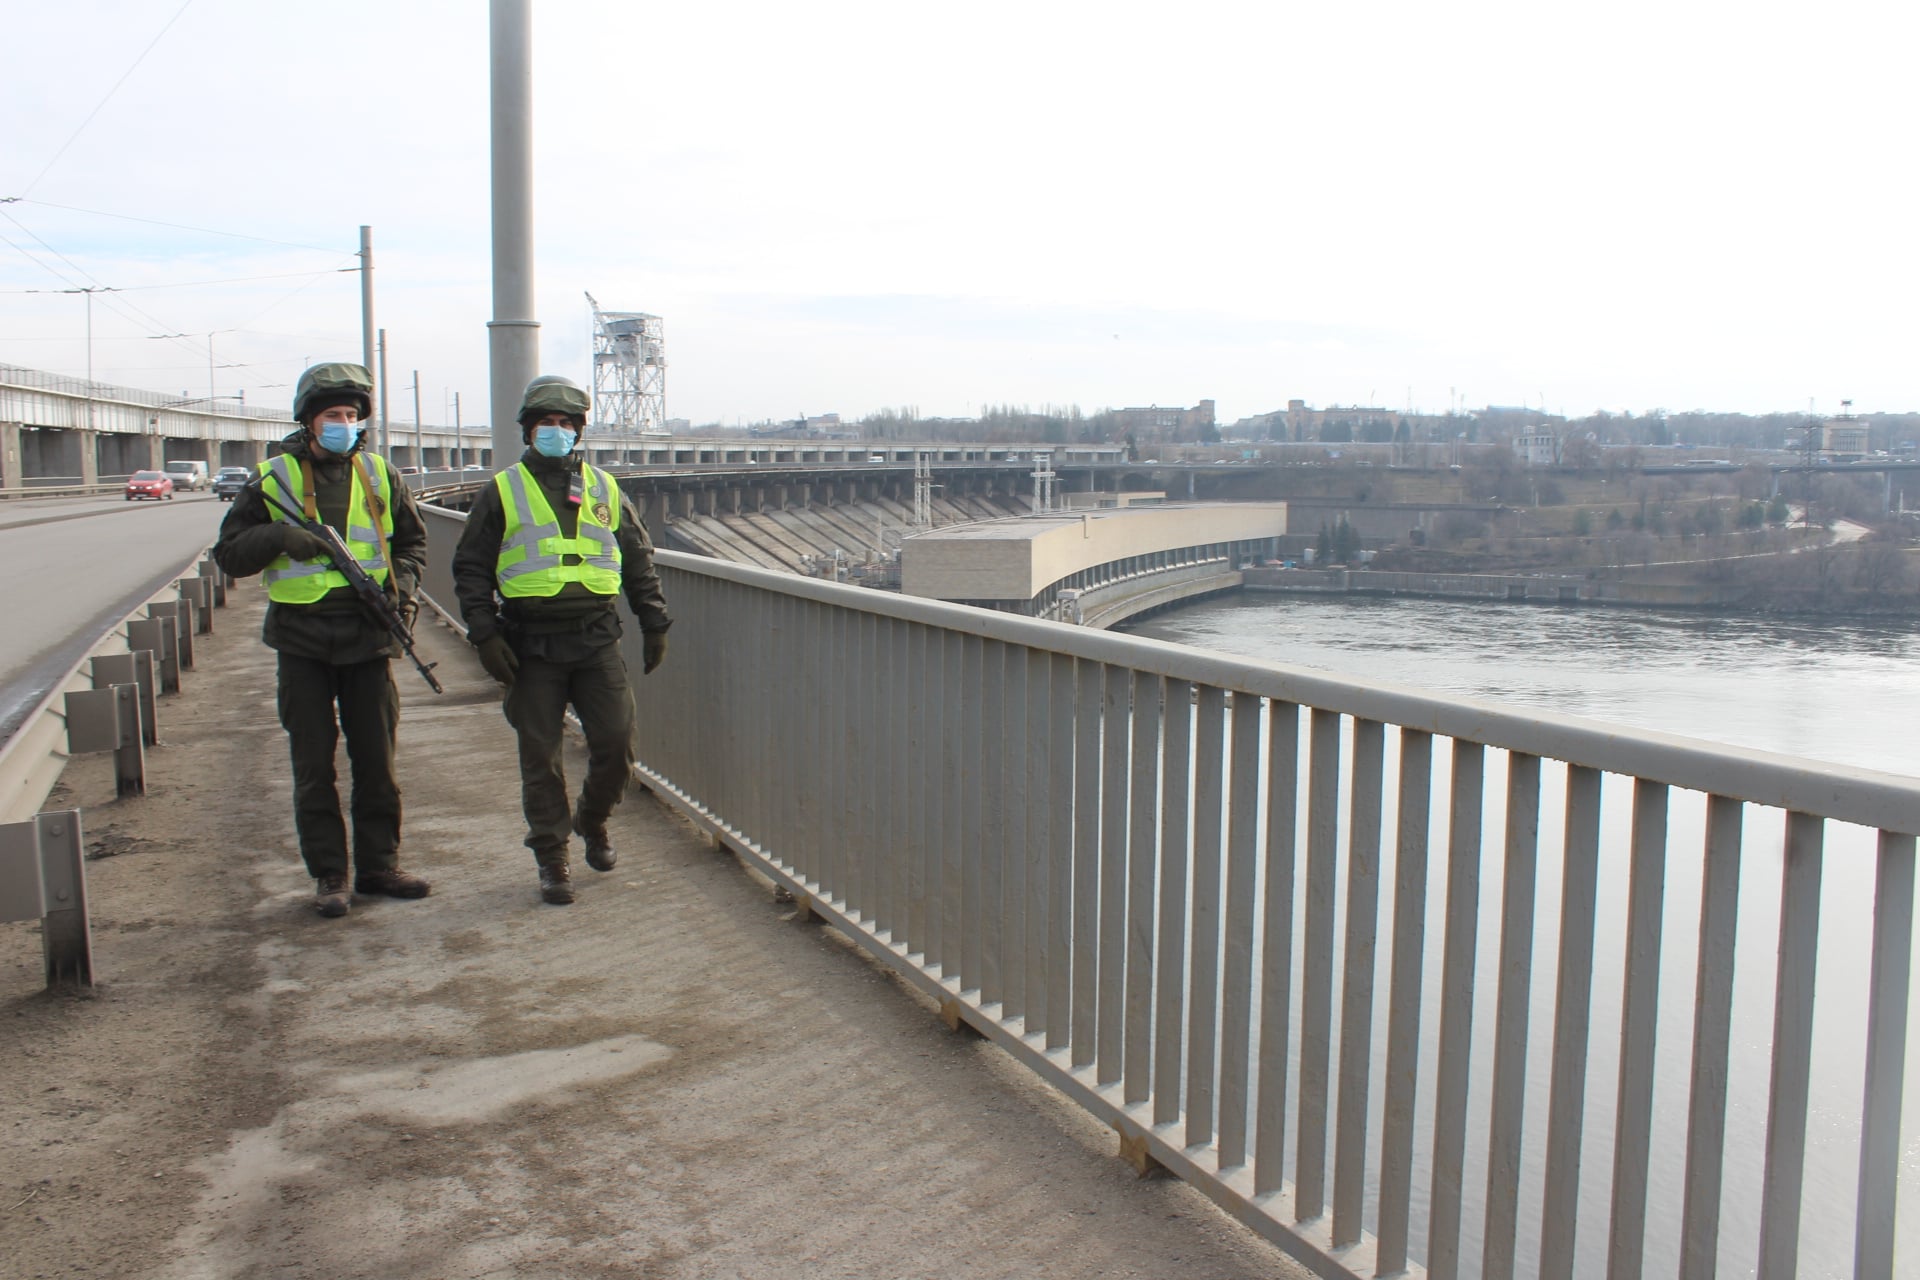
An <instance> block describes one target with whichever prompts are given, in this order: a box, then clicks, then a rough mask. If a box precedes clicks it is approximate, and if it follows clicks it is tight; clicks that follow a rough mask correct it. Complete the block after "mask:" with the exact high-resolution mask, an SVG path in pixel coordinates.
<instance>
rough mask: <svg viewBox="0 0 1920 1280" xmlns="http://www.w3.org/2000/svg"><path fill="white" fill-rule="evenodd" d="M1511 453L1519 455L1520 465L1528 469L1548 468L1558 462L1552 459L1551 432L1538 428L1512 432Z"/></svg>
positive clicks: (1552, 439) (1552, 440) (1552, 444)
mask: <svg viewBox="0 0 1920 1280" xmlns="http://www.w3.org/2000/svg"><path fill="white" fill-rule="evenodd" d="M1513 451H1514V452H1515V453H1516V454H1518V455H1520V461H1521V463H1522V464H1523V465H1525V466H1529V467H1550V466H1552V465H1553V464H1554V463H1555V462H1556V461H1558V459H1556V458H1555V457H1554V437H1553V432H1551V431H1547V430H1543V429H1542V428H1540V427H1528V428H1526V429H1525V430H1523V431H1516V432H1514V433H1513Z"/></svg>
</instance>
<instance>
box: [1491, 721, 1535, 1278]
mask: <svg viewBox="0 0 1920 1280" xmlns="http://www.w3.org/2000/svg"><path fill="white" fill-rule="evenodd" d="M1539 850H1540V757H1539V756H1533V755H1524V754H1522V753H1520V752H1518V751H1515V752H1511V753H1509V754H1508V756H1507V840H1506V869H1505V873H1504V876H1503V878H1502V881H1501V883H1502V890H1501V900H1500V991H1499V995H1498V996H1497V997H1496V1003H1495V1007H1494V1015H1493V1035H1494V1042H1493V1112H1492V1115H1491V1116H1490V1118H1489V1124H1488V1131H1487V1229H1486V1237H1485V1245H1484V1247H1483V1252H1482V1258H1481V1274H1482V1275H1483V1276H1485V1277H1486V1280H1513V1260H1514V1259H1513V1250H1514V1232H1515V1229H1516V1221H1517V1214H1518V1210H1519V1200H1520V1133H1521V1123H1522V1120H1523V1119H1524V1111H1525V1106H1524V1103H1525V1101H1526V1087H1527V1012H1528V999H1529V997H1530V994H1531V990H1532V987H1533V905H1534V891H1535V887H1536V879H1537V877H1538V874H1539V868H1538V866H1537V862H1538V859H1539Z"/></svg>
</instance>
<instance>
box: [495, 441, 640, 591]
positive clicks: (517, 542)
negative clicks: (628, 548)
mask: <svg viewBox="0 0 1920 1280" xmlns="http://www.w3.org/2000/svg"><path fill="white" fill-rule="evenodd" d="M581 471H582V473H583V476H584V479H585V482H586V492H585V494H584V501H582V502H581V504H580V523H579V525H578V527H577V529H576V530H575V535H574V536H573V537H571V538H563V537H561V536H560V521H559V519H558V518H556V517H555V516H554V514H553V507H552V506H551V505H550V504H549V503H548V502H547V495H546V494H545V493H544V492H542V491H541V488H540V484H539V482H538V481H537V480H534V479H533V473H532V472H530V471H528V470H527V464H526V463H524V462H518V463H515V464H514V465H513V466H511V467H508V468H507V469H506V470H505V471H502V472H500V473H499V474H498V475H496V476H494V478H493V483H494V486H495V487H496V488H497V489H498V490H499V491H500V508H501V511H502V513H503V514H504V515H505V517H506V531H505V532H504V533H503V534H502V535H501V538H500V557H499V559H498V560H497V561H496V562H495V564H494V578H495V580H496V581H497V582H498V583H499V587H500V594H501V595H502V596H505V597H508V598H512V597H515V596H551V595H557V594H559V591H560V588H562V587H564V586H565V585H566V584H567V583H569V582H578V583H580V584H581V585H583V586H585V587H586V588H587V590H589V591H591V592H593V593H594V594H595V595H602V596H610V595H615V594H617V593H618V592H619V590H620V543H619V541H618V540H617V539H616V538H615V537H614V530H616V529H618V528H619V527H620V493H619V490H618V489H617V488H616V487H615V486H614V483H613V477H612V476H610V475H608V474H607V473H606V472H604V471H601V470H599V469H598V468H597V467H588V466H583V467H582V468H581ZM568 556H578V557H579V558H580V559H579V562H578V563H576V564H568V563H566V557H568Z"/></svg>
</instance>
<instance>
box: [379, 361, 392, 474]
mask: <svg viewBox="0 0 1920 1280" xmlns="http://www.w3.org/2000/svg"><path fill="white" fill-rule="evenodd" d="M390 421H391V419H389V418H388V417H387V331H386V330H385V329H382V330H381V331H380V456H381V457H383V458H384V457H388V456H389V455H390V454H391V452H392V451H391V450H390V449H389V448H388V443H387V423H388V422H390Z"/></svg>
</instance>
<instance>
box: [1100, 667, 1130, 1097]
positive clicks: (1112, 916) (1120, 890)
mask: <svg viewBox="0 0 1920 1280" xmlns="http://www.w3.org/2000/svg"><path fill="white" fill-rule="evenodd" d="M1103 673H1104V676H1105V694H1104V696H1103V698H1102V702H1101V710H1100V721H1101V726H1100V733H1101V743H1100V764H1101V770H1100V942H1099V950H1100V959H1099V964H1100V977H1099V984H1100V1025H1099V1028H1098V1030H1097V1031H1096V1032H1095V1036H1096V1038H1097V1040H1098V1043H1099V1050H1098V1056H1099V1061H1098V1065H1097V1067H1096V1068H1095V1072H1094V1077H1095V1079H1097V1080H1098V1081H1099V1082H1100V1083H1101V1084H1112V1083H1113V1082H1114V1081H1116V1080H1118V1079H1120V1076H1121V1073H1122V1071H1123V1070H1124V1067H1123V1064H1122V1062H1121V1049H1122V1046H1123V1044H1124V1040H1123V1039H1122V1032H1123V1030H1124V1023H1123V1022H1122V1015H1123V1014H1124V1012H1125V1010H1126V983H1127V765H1128V759H1127V751H1128V745H1129V743H1128V740H1129V736H1130V734H1129V730H1130V728H1131V720H1132V717H1131V714H1130V710H1129V707H1128V703H1129V701H1130V700H1131V699H1130V696H1129V695H1130V686H1131V685H1132V675H1131V673H1130V672H1129V671H1128V670H1127V669H1126V668H1125V667H1105V668H1103Z"/></svg>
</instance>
